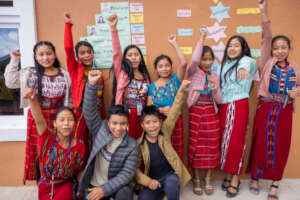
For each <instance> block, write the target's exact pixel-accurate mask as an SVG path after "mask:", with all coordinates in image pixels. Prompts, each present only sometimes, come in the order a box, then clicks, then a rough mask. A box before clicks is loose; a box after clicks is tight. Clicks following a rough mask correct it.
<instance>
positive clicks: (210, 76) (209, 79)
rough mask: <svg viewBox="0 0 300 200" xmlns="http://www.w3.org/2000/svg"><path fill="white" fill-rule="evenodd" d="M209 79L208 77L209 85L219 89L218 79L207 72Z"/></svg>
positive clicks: (213, 89)
mask: <svg viewBox="0 0 300 200" xmlns="http://www.w3.org/2000/svg"><path fill="white" fill-rule="evenodd" d="M207 79H208V85H209V87H211V89H212V91H216V89H217V83H216V82H217V81H216V79H215V78H214V77H213V76H212V75H211V74H207Z"/></svg>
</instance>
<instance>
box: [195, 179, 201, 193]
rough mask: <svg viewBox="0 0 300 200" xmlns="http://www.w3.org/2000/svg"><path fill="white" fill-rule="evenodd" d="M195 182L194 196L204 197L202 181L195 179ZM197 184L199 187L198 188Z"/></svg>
mask: <svg viewBox="0 0 300 200" xmlns="http://www.w3.org/2000/svg"><path fill="white" fill-rule="evenodd" d="M193 182H194V188H193V192H194V194H196V195H202V194H203V191H202V188H201V181H200V179H194V180H193ZM196 184H197V185H198V186H196Z"/></svg>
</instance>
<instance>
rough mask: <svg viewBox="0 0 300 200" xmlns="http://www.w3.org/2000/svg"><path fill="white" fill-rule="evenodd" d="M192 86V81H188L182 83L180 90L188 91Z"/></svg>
mask: <svg viewBox="0 0 300 200" xmlns="http://www.w3.org/2000/svg"><path fill="white" fill-rule="evenodd" d="M190 84H191V81H188V80H183V81H182V82H181V86H180V88H179V90H186V89H187V88H188V87H189V86H190Z"/></svg>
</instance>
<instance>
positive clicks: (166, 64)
mask: <svg viewBox="0 0 300 200" xmlns="http://www.w3.org/2000/svg"><path fill="white" fill-rule="evenodd" d="M168 41H169V43H170V44H171V45H172V46H173V48H174V49H175V51H176V53H177V56H178V58H179V66H178V68H177V73H175V74H172V73H173V72H172V60H171V58H170V57H169V56H167V55H160V56H158V57H157V58H156V59H155V61H154V67H155V70H156V72H157V74H158V79H157V80H156V81H155V82H153V83H151V84H150V86H149V91H148V100H147V104H148V105H154V106H157V107H159V111H160V112H161V113H162V114H163V115H165V116H167V115H168V113H169V110H170V108H171V106H172V105H173V102H174V99H175V96H176V93H177V91H178V89H179V87H180V85H181V82H182V81H183V79H184V75H185V70H186V66H187V62H186V59H185V57H184V55H183V53H182V51H181V49H180V48H179V46H178V44H177V42H176V36H175V35H170V36H169V38H168ZM172 144H173V147H174V149H175V151H176V152H177V154H178V155H179V157H180V158H181V160H182V161H183V160H184V127H183V119H182V115H180V117H179V118H178V120H177V123H176V125H175V128H174V130H173V133H172Z"/></svg>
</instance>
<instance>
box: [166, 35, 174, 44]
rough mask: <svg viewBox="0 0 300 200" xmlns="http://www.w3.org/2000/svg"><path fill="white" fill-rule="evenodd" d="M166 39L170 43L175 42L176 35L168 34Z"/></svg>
mask: <svg viewBox="0 0 300 200" xmlns="http://www.w3.org/2000/svg"><path fill="white" fill-rule="evenodd" d="M168 41H169V43H170V44H175V43H176V35H174V34H171V35H169V37H168Z"/></svg>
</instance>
